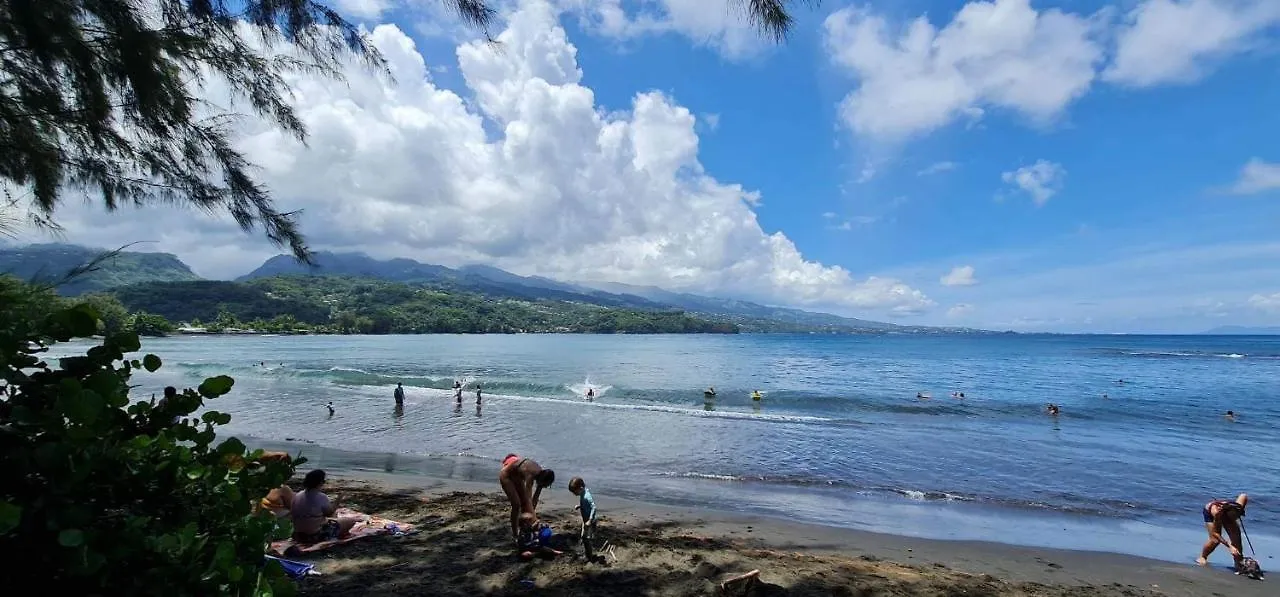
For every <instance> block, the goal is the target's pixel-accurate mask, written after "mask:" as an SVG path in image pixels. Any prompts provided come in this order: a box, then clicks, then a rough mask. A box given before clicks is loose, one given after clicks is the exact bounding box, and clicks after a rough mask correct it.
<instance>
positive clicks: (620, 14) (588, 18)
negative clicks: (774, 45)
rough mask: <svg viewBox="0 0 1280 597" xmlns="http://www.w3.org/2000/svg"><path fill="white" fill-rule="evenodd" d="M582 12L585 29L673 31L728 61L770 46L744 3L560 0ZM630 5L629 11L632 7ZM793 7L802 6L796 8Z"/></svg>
mask: <svg viewBox="0 0 1280 597" xmlns="http://www.w3.org/2000/svg"><path fill="white" fill-rule="evenodd" d="M557 5H558V6H559V7H561V8H563V9H565V10H569V11H572V12H575V13H577V14H578V15H580V16H581V18H582V20H583V22H584V24H585V25H586V28H587V29H588V30H590V31H593V32H595V33H597V34H600V35H604V36H607V37H613V38H618V39H631V38H635V37H639V36H642V35H651V34H663V33H675V34H678V35H682V36H684V37H686V38H688V39H689V40H690V41H692V42H693V43H694V44H697V45H700V46H705V47H709V48H711V49H713V50H715V51H716V52H717V53H719V54H720V55H721V56H723V57H725V58H728V59H730V60H744V59H748V58H751V57H753V56H757V55H759V54H760V53H761V52H763V51H764V50H766V49H767V48H769V47H770V44H769V42H768V41H766V40H764V39H762V38H761V36H760V33H759V31H758V30H757V29H756V28H755V27H753V26H752V25H751V23H750V22H749V21H748V18H747V14H746V8H745V6H744V5H742V4H739V3H735V2H726V1H725V0H652V1H646V2H635V3H624V2H622V0H558V2H557ZM628 9H630V10H628ZM793 9H803V7H800V6H797V7H793Z"/></svg>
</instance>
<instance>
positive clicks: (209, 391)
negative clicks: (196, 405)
mask: <svg viewBox="0 0 1280 597" xmlns="http://www.w3.org/2000/svg"><path fill="white" fill-rule="evenodd" d="M235 383H236V381H235V380H234V379H231V378H230V377H228V376H226V375H219V376H217V377H210V378H208V379H206V380H204V381H203V382H201V383H200V387H199V388H197V391H199V392H200V395H201V396H204V397H205V398H217V397H218V396H222V395H223V394H226V393H227V392H230V391H231V386H232V385H235Z"/></svg>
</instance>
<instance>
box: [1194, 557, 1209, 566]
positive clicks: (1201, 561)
mask: <svg viewBox="0 0 1280 597" xmlns="http://www.w3.org/2000/svg"><path fill="white" fill-rule="evenodd" d="M1196 563H1197V564H1200V565H1201V566H1208V565H1209V560H1206V559H1204V558H1196Z"/></svg>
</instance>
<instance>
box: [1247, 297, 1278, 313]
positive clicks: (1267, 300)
mask: <svg viewBox="0 0 1280 597" xmlns="http://www.w3.org/2000/svg"><path fill="white" fill-rule="evenodd" d="M1249 306H1250V307H1253V308H1254V309H1257V310H1259V311H1266V312H1269V313H1271V312H1280V292H1276V293H1273V294H1255V295H1253V296H1251V297H1249Z"/></svg>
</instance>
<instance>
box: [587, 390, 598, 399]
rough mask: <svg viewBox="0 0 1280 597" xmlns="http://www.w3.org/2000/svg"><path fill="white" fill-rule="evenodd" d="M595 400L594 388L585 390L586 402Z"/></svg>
mask: <svg viewBox="0 0 1280 597" xmlns="http://www.w3.org/2000/svg"><path fill="white" fill-rule="evenodd" d="M595 399H596V390H595V388H587V400H588V401H591V400H595Z"/></svg>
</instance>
